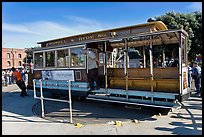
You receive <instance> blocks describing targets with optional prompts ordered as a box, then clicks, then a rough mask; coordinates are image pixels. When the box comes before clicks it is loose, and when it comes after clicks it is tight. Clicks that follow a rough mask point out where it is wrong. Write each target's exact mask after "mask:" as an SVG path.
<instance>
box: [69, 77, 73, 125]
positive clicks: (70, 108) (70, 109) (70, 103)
mask: <svg viewBox="0 0 204 137" xmlns="http://www.w3.org/2000/svg"><path fill="white" fill-rule="evenodd" d="M68 83H69V111H70V123H73V120H72V99H71V84H70V83H71V81H70V80H69V81H68Z"/></svg>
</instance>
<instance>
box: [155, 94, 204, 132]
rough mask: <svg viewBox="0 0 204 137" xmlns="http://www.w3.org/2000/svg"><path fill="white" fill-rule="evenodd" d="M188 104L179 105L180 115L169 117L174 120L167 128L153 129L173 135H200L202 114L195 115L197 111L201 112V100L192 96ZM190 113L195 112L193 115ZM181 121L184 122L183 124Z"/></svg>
mask: <svg viewBox="0 0 204 137" xmlns="http://www.w3.org/2000/svg"><path fill="white" fill-rule="evenodd" d="M188 102H189V103H188V104H185V105H184V104H183V103H181V111H180V113H175V115H172V116H171V118H174V119H176V120H174V122H173V121H172V122H171V123H169V125H171V126H170V127H169V128H167V127H156V128H155V129H156V130H161V131H171V132H172V134H174V135H202V114H196V113H197V111H202V99H201V98H200V97H198V96H195V95H193V96H191V98H189V100H188ZM192 111H195V113H194V114H192ZM182 120H185V121H184V122H183V121H182ZM186 120H187V121H189V122H187V121H186ZM175 121H176V122H175ZM198 121H201V122H198ZM188 123H189V124H188Z"/></svg>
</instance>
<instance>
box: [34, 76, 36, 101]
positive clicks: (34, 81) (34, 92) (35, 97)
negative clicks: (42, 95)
mask: <svg viewBox="0 0 204 137" xmlns="http://www.w3.org/2000/svg"><path fill="white" fill-rule="evenodd" d="M33 90H34V98H36V89H35V79H33Z"/></svg>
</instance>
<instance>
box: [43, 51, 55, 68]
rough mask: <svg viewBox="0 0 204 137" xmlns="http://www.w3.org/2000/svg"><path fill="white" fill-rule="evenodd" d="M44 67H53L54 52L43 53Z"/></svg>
mask: <svg viewBox="0 0 204 137" xmlns="http://www.w3.org/2000/svg"><path fill="white" fill-rule="evenodd" d="M45 62H46V64H45V67H54V66H55V51H54V50H53V51H47V52H45Z"/></svg>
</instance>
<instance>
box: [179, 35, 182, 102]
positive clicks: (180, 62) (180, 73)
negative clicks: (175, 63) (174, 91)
mask: <svg viewBox="0 0 204 137" xmlns="http://www.w3.org/2000/svg"><path fill="white" fill-rule="evenodd" d="M181 50H182V33H181V32H179V81H180V85H179V86H180V92H179V101H181V95H182V91H183V79H182V51H181Z"/></svg>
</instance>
